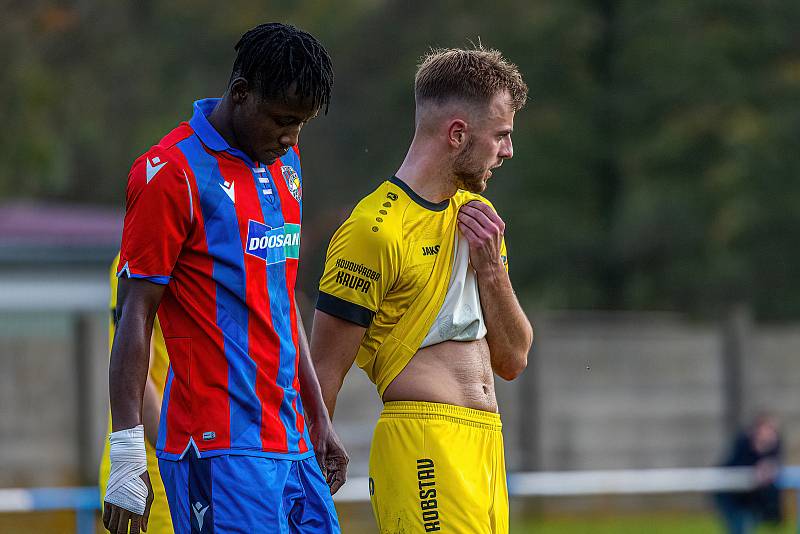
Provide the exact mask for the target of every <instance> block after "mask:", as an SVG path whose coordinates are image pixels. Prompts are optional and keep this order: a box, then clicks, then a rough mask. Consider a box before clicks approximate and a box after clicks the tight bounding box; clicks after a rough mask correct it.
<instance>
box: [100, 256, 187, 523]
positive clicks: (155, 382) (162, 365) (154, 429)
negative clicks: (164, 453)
mask: <svg viewBox="0 0 800 534" xmlns="http://www.w3.org/2000/svg"><path fill="white" fill-rule="evenodd" d="M118 263H119V254H117V257H116V258H114V263H112V264H111V276H110V286H111V296H110V299H109V308H110V310H111V316H110V318H109V324H108V347H109V350H110V349H111V345H112V344H113V341H114V332H115V330H116V324H115V320H114V317H115V311H116V307H117V264H118ZM150 347H151V349H150V371H149V373H148V375H147V384H146V385H145V393H144V403H143V407H142V418H143V419H144V433H145V450H146V451H147V471H148V474H149V475H150V482H151V483H152V484H153V494H154V500H153V504H152V506H151V508H150V518H149V519H148V521H147V532H150V533H152V534H162V533H164V534H171V533H172V531H173V530H172V518H171V517H170V515H169V505H168V504H167V494H166V493H165V491H164V483H163V482H162V481H161V476H160V475H159V472H158V458H156V450H155V448H154V447H155V443H156V439H157V437H158V420H159V417H160V412H161V395H162V392H163V391H164V382H165V380H166V378H167V369H168V368H169V357H168V356H167V347H166V345H165V343H164V335H163V334H162V333H161V326H160V325H159V324H158V319H156V321H155V324H154V325H153V339H152V342H151V344H150ZM108 432H109V434H110V433H111V412H109V414H108ZM105 442H106V446H105V449H104V450H103V458H102V460H101V461H100V479H99V480H100V495H101V496H103V495H105V494H106V487H107V486H108V475H109V473H110V472H111V460H110V458H109V448H110V445H109V441H108V440H107V439H106V440H105Z"/></svg>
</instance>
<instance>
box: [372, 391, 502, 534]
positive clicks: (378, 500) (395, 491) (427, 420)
mask: <svg viewBox="0 0 800 534" xmlns="http://www.w3.org/2000/svg"><path fill="white" fill-rule="evenodd" d="M501 428H502V425H501V423H500V415H499V414H496V413H490V412H483V411H479V410H472V409H469V408H461V407H459V406H451V405H449V404H436V403H430V402H407V401H404V402H387V403H386V405H385V406H384V409H383V413H381V416H380V419H378V424H377V426H376V427H375V434H374V435H373V437H372V448H371V450H370V456H369V473H370V480H369V492H370V500H371V501H372V510H373V512H374V513H375V519H376V520H377V522H378V530H379V532H380V533H381V534H395V533H400V532H403V533H406V534H411V533H417V532H449V533H459V534H460V533H464V534H467V533H469V534H473V533H506V532H508V490H507V487H506V469H505V456H504V454H503V434H502V432H501Z"/></svg>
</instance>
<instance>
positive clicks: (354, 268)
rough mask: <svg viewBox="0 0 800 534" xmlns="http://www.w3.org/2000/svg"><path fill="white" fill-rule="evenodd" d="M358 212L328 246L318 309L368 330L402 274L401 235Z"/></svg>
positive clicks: (339, 230) (320, 284) (320, 283)
mask: <svg viewBox="0 0 800 534" xmlns="http://www.w3.org/2000/svg"><path fill="white" fill-rule="evenodd" d="M357 211H358V208H356V212H357ZM356 212H354V214H353V215H352V216H351V217H350V218H349V219H348V220H347V221H345V223H344V224H343V225H342V226H341V227H340V228H339V229H338V230H337V231H336V233H335V234H334V235H333V238H332V239H331V242H330V245H329V246H328V253H327V255H326V258H325V270H324V272H323V274H322V278H321V279H320V282H319V297H318V299H317V309H318V310H320V311H323V312H325V313H328V314H330V315H333V316H335V317H339V318H340V319H344V320H346V321H350V322H352V323H356V324H358V325H361V326H363V327H368V326H369V325H370V323H371V322H372V318H373V317H374V316H375V312H376V311H377V310H378V308H379V307H380V305H381V302H382V301H383V299H384V297H385V296H386V293H387V292H388V291H389V289H390V288H391V287H392V285H393V284H394V282H395V280H396V278H397V275H398V273H399V270H400V265H399V263H400V248H399V241H398V237H399V236H397V235H396V233H394V232H393V231H392V228H391V227H390V226H388V225H386V226H383V227H382V228H378V227H377V226H375V225H374V224H375V223H374V222H372V218H371V217H370V218H368V217H366V216H363V217H362V216H359V215H358V214H357V213H356Z"/></svg>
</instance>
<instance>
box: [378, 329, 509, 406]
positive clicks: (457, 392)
mask: <svg viewBox="0 0 800 534" xmlns="http://www.w3.org/2000/svg"><path fill="white" fill-rule="evenodd" d="M383 401H384V402H389V401H424V402H438V403H443V404H452V405H455V406H462V407H465V408H472V409H475V410H483V411H485V412H493V413H496V412H497V398H496V397H495V392H494V374H493V372H492V364H491V359H490V355H489V345H488V343H487V342H486V339H485V338H484V339H479V340H477V341H445V342H443V343H438V344H436V345H431V346H430V347H425V348H423V349H420V350H419V351H418V352H417V353H416V354H415V355H414V357H413V358H411V361H410V362H408V365H406V367H405V369H403V370H402V371H401V372H400V374H399V375H397V378H395V379H394V380H393V381H392V383H391V384H389V387H388V388H386V391H384V393H383Z"/></svg>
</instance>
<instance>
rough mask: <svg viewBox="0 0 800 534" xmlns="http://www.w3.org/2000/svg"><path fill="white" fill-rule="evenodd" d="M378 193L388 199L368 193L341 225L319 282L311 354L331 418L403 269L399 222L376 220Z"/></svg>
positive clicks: (330, 248) (333, 239) (334, 237)
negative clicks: (377, 315)
mask: <svg viewBox="0 0 800 534" xmlns="http://www.w3.org/2000/svg"><path fill="white" fill-rule="evenodd" d="M376 199H380V201H381V202H382V201H383V200H385V199H383V198H381V197H380V195H379V194H378V193H377V192H376V193H374V194H373V195H371V196H370V197H367V198H366V199H365V200H363V201H362V202H361V203H360V204H359V205H358V206H357V207H356V209H355V210H354V211H353V214H352V215H351V216H350V217H349V218H348V219H347V221H345V222H344V224H343V225H342V226H341V227H340V228H339V229H338V230H337V231H336V233H335V234H334V236H333V238H332V239H331V243H330V245H329V246H328V252H327V256H326V258H325V270H324V272H323V274H322V278H321V279H320V283H319V298H318V300H317V309H316V312H315V313H314V326H313V329H312V333H311V358H312V361H313V362H314V369H315V371H316V373H317V376H318V377H319V385H320V388H321V389H322V397H323V400H324V401H325V406H326V407H327V409H328V413H329V414H330V417H331V418H333V412H334V411H335V409H336V398H337V396H338V395H339V390H340V389H341V387H342V383H343V382H344V378H345V375H347V371H348V370H349V369H350V367H351V366H352V365H353V361H354V360H355V358H356V356H357V354H358V350H359V346H360V344H361V339H362V338H363V336H364V333H365V331H366V329H367V327H369V325H370V323H371V322H372V319H373V317H374V316H375V313H376V312H377V311H378V309H379V307H380V305H381V302H382V301H383V299H384V297H385V296H386V294H387V292H388V291H389V289H390V288H391V287H392V285H393V284H394V281H395V280H396V278H397V273H398V272H399V271H400V261H401V254H400V237H401V236H400V235H399V234H398V231H397V230H396V228H397V227H399V225H397V224H396V223H397V221H392V220H390V219H389V217H386V219H387V220H386V222H385V223H384V224H382V225H381V227H380V228H379V227H378V226H375V222H374V221H375V214H376V213H377V211H378V208H379V207H380V206H378V207H377V208H376V207H375V206H372V205H371V204H372V203H373V202H374V201H375V200H376ZM392 223H395V224H392Z"/></svg>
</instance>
